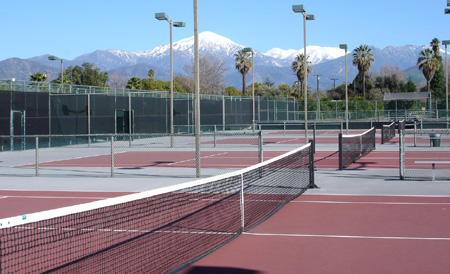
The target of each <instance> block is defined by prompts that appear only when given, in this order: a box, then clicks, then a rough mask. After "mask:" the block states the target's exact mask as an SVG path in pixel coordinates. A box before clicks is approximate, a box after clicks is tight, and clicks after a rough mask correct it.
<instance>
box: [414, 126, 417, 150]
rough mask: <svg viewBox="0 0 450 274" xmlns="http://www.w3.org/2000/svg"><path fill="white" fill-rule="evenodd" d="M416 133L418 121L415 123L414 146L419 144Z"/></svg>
mask: <svg viewBox="0 0 450 274" xmlns="http://www.w3.org/2000/svg"><path fill="white" fill-rule="evenodd" d="M416 131H417V124H416V121H414V146H417V143H416Z"/></svg>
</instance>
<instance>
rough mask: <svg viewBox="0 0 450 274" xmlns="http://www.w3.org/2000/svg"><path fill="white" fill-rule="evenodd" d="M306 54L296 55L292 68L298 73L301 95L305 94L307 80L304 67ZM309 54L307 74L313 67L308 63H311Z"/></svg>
mask: <svg viewBox="0 0 450 274" xmlns="http://www.w3.org/2000/svg"><path fill="white" fill-rule="evenodd" d="M304 56H305V55H303V54H299V55H297V56H296V57H295V59H294V62H292V70H293V71H294V72H295V73H296V74H297V79H298V81H299V82H300V97H301V96H303V95H304V92H303V82H304V81H305V69H304V66H303V65H304V61H305V57H304ZM308 58H309V56H306V67H307V71H306V73H307V74H310V73H311V72H312V71H313V69H312V67H311V66H309V65H308V64H311V62H309V61H308Z"/></svg>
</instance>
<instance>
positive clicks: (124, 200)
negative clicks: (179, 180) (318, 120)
mask: <svg viewBox="0 0 450 274" xmlns="http://www.w3.org/2000/svg"><path fill="white" fill-rule="evenodd" d="M313 162H314V158H313V153H312V146H311V144H308V145H305V146H303V147H301V148H298V149H296V150H293V151H291V152H288V153H285V154H283V155H281V156H279V157H276V158H273V159H271V160H269V161H266V162H263V163H260V164H257V165H254V166H252V167H249V168H246V169H243V170H240V171H235V172H231V173H228V174H224V175H219V176H215V177H210V178H206V179H201V180H197V181H193V182H188V183H183V184H180V185H175V186H169V187H165V188H160V189H155V190H151V191H147V192H142V193H135V194H131V195H127V196H122V197H117V198H111V199H106V200H102V201H96V202H92V203H88V204H82V205H76V206H71V207H66V208H60V209H54V210H49V211H44V212H40V213H32V214H28V215H23V216H17V217H11V218H6V219H2V220H0V254H1V255H0V272H1V273H4V274H6V273H174V272H176V271H179V270H181V269H182V268H183V267H185V266H187V265H188V264H190V263H192V262H193V261H195V260H197V259H199V258H201V257H202V256H205V255H206V254H208V253H209V252H211V251H213V250H215V249H217V248H218V247H220V246H222V245H223V244H225V243H227V242H229V241H230V240H232V239H234V238H235V237H237V236H238V235H240V234H241V233H242V232H243V231H246V230H248V229H250V228H252V227H253V226H255V225H257V224H259V223H260V222H262V221H264V220H265V219H267V218H268V217H269V216H271V215H272V214H273V213H274V212H276V211H277V210H278V209H280V208H281V207H282V206H283V205H285V204H286V203H287V202H289V201H290V200H292V199H294V198H295V197H297V196H299V195H301V194H302V193H303V192H304V191H306V189H307V188H309V187H312V186H313V185H314V176H313V174H314V173H313V172H314V167H313Z"/></svg>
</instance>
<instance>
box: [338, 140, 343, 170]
mask: <svg viewBox="0 0 450 274" xmlns="http://www.w3.org/2000/svg"><path fill="white" fill-rule="evenodd" d="M338 141H339V170H343V169H344V167H343V165H342V133H339V135H338Z"/></svg>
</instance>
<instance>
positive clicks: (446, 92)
mask: <svg viewBox="0 0 450 274" xmlns="http://www.w3.org/2000/svg"><path fill="white" fill-rule="evenodd" d="M449 2H450V0H449ZM442 44H443V45H444V46H445V111H446V113H447V115H446V116H447V128H448V64H447V45H450V40H444V41H442Z"/></svg>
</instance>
